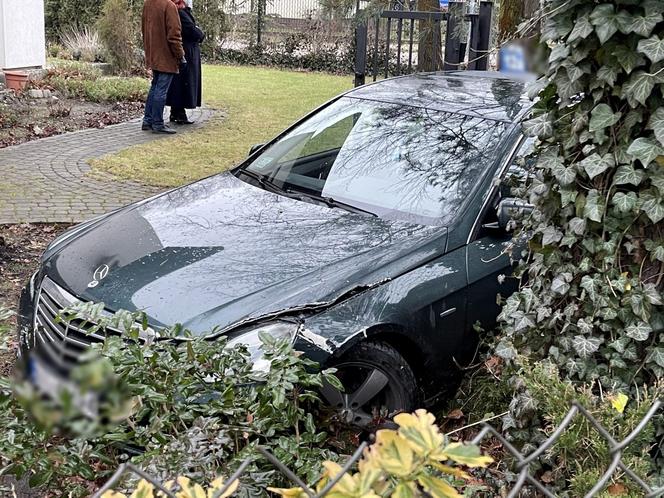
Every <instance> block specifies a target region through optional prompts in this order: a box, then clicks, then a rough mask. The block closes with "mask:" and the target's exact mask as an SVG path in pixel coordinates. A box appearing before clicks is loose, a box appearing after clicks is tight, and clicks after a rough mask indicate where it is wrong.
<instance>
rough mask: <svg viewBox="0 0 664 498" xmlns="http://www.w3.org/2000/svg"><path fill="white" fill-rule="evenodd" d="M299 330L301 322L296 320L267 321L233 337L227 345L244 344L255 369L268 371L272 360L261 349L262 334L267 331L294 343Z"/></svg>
mask: <svg viewBox="0 0 664 498" xmlns="http://www.w3.org/2000/svg"><path fill="white" fill-rule="evenodd" d="M298 330H300V324H299V323H295V322H271V323H266V324H264V325H259V326H257V327H254V328H252V329H249V330H246V331H243V332H241V333H239V334H238V335H237V336H234V337H231V338H230V339H229V341H228V342H227V343H226V346H225V347H226V348H232V347H234V346H237V345H238V344H242V345H244V346H245V347H246V348H247V350H248V351H249V354H250V355H251V362H252V363H253V369H254V370H255V371H258V372H267V371H268V370H269V369H270V362H269V361H268V360H266V359H265V358H264V356H263V350H262V349H261V347H262V346H263V343H262V342H261V339H260V334H261V333H265V334H268V335H270V336H272V337H274V338H275V339H289V340H290V342H291V344H292V343H293V342H294V341H295V336H296V335H297V332H298Z"/></svg>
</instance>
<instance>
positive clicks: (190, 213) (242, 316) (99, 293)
mask: <svg viewBox="0 0 664 498" xmlns="http://www.w3.org/2000/svg"><path fill="white" fill-rule="evenodd" d="M445 240H446V231H445V229H444V228H441V227H425V226H420V225H412V224H407V223H402V222H394V221H388V220H383V219H380V218H377V217H372V216H367V215H363V214H356V213H350V212H347V211H344V210H342V209H331V208H328V207H326V206H321V205H317V204H311V203H308V202H303V201H299V200H295V199H290V198H287V197H284V196H280V195H277V194H274V193H270V192H267V191H264V190H262V189H260V188H257V187H254V186H251V185H249V184H247V183H245V182H242V181H241V180H239V179H237V178H236V177H235V176H233V175H232V174H230V173H224V174H221V175H217V176H214V177H211V178H208V179H206V180H203V181H200V182H197V183H194V184H192V185H189V186H187V187H183V188H181V189H177V190H174V191H171V192H168V193H166V194H164V195H162V196H160V197H157V198H155V199H152V200H150V201H148V202H146V203H143V204H139V205H137V206H135V207H132V208H128V209H125V210H123V211H120V212H118V213H116V214H113V215H110V216H109V217H107V218H106V219H104V220H103V221H101V222H99V223H97V224H95V225H94V226H93V227H92V228H90V229H88V230H83V231H82V233H81V234H80V235H77V236H74V237H72V238H71V240H69V241H68V242H67V243H63V247H61V248H59V249H57V250H56V251H55V253H54V254H53V255H50V256H49V257H48V258H47V260H46V261H45V273H46V274H47V275H48V276H49V277H50V278H51V279H53V280H55V281H56V282H57V283H59V284H60V285H62V286H63V287H65V288H66V289H68V290H69V291H70V292H72V293H73V294H75V295H76V296H78V297H79V298H81V299H83V300H86V301H95V302H103V303H105V305H106V306H107V308H109V309H110V310H113V311H117V310H119V309H125V310H130V311H135V310H142V311H145V312H146V313H147V315H148V317H149V319H150V321H151V323H152V324H153V325H157V326H159V325H173V324H176V323H179V324H183V325H184V326H185V327H186V328H187V329H190V330H191V331H193V332H195V333H205V332H207V331H210V330H211V329H212V328H214V327H222V328H224V327H228V326H231V325H233V324H235V323H238V322H242V321H245V320H251V319H253V318H259V317H261V316H265V315H271V314H279V313H280V312H288V310H292V309H297V308H302V307H306V306H314V305H321V304H324V303H330V302H334V301H335V300H338V299H339V298H340V297H342V296H343V295H345V294H347V293H349V292H352V291H353V290H356V289H361V288H363V287H367V286H372V285H376V284H377V283H379V282H381V281H384V280H385V279H389V278H393V277H394V276H396V275H398V274H400V273H402V272H404V271H407V270H408V269H409V268H413V267H415V266H418V265H419V264H421V263H422V262H423V261H426V260H428V259H430V258H432V257H434V256H435V255H436V254H439V253H442V252H443V251H444V249H445ZM105 266H107V267H108V268H107V269H106V268H105ZM106 270H107V271H106ZM105 273H106V274H105ZM104 274H105V275H104ZM102 277H103V278H102Z"/></svg>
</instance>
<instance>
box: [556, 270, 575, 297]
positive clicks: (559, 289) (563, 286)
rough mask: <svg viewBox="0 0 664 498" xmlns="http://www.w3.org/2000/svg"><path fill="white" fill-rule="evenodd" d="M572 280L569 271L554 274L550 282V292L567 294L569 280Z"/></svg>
mask: <svg viewBox="0 0 664 498" xmlns="http://www.w3.org/2000/svg"><path fill="white" fill-rule="evenodd" d="M571 280H572V275H571V274H570V273H561V274H560V275H556V277H555V278H554V279H553V281H552V282H551V292H555V293H556V294H561V295H564V294H567V291H568V290H569V282H570V281H571Z"/></svg>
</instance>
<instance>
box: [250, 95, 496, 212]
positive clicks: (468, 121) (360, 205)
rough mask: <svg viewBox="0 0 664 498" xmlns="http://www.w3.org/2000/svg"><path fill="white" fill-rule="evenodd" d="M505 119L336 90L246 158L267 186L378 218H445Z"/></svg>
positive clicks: (476, 174)
mask: <svg viewBox="0 0 664 498" xmlns="http://www.w3.org/2000/svg"><path fill="white" fill-rule="evenodd" d="M508 126H509V123H504V122H499V121H492V120H487V119H481V118H477V117H471V116H464V115H460V114H452V113H445V112H438V111H432V110H429V109H423V108H419V107H410V106H404V105H396V104H390V103H383V102H375V101H367V100H360V99H355V98H352V97H343V98H341V99H339V100H337V101H336V102H334V103H333V104H331V105H329V106H327V107H325V108H324V109H323V110H321V111H320V112H318V113H316V114H315V115H313V116H312V117H310V118H309V119H307V120H305V121H304V122H303V123H302V124H300V125H299V126H297V127H295V128H294V129H293V130H291V131H290V132H289V133H287V134H286V135H285V136H283V137H282V138H281V139H279V140H277V141H276V142H275V143H274V144H272V145H270V146H269V147H267V148H266V149H265V150H264V151H263V152H262V153H261V154H260V155H258V156H257V157H255V158H253V160H252V161H251V163H249V164H248V165H246V166H245V167H244V169H246V170H247V171H248V172H249V173H248V175H253V176H254V177H255V178H256V179H260V180H261V184H262V185H263V186H264V187H266V184H267V183H269V185H270V186H271V187H273V188H278V189H281V190H283V191H287V192H289V193H302V194H304V195H308V196H312V197H313V198H316V197H317V198H319V199H321V200H325V201H327V202H328V203H329V202H330V201H331V200H332V199H333V200H334V201H336V202H339V203H343V204H344V205H346V207H355V208H357V209H359V210H365V211H367V212H371V213H373V214H376V215H377V216H380V217H381V218H385V219H393V220H401V221H407V222H411V223H418V224H422V225H447V224H449V222H450V221H451V220H452V219H453V218H454V216H455V215H456V213H457V212H458V210H459V208H460V207H461V205H462V203H463V201H464V200H465V199H466V197H467V196H468V195H469V193H470V192H471V191H472V189H473V187H474V186H475V185H476V184H477V181H478V179H479V178H480V176H481V175H482V173H483V171H485V170H486V168H487V167H488V166H489V165H490V163H492V162H493V161H494V160H495V154H494V151H495V149H496V145H497V144H498V143H499V141H500V138H501V136H502V135H503V134H504V133H505V131H506V129H507V128H508Z"/></svg>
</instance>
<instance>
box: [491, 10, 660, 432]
mask: <svg viewBox="0 0 664 498" xmlns="http://www.w3.org/2000/svg"><path fill="white" fill-rule="evenodd" d="M663 13H664V2H662V1H661V0H645V1H637V0H613V1H606V0H604V1H601V0H593V1H589V0H548V1H547V2H546V5H545V8H544V13H543V15H542V19H541V20H542V24H541V42H540V46H539V53H540V61H541V62H542V63H543V64H542V65H543V68H542V70H541V74H542V76H541V78H539V79H538V80H537V82H536V83H535V84H533V85H532V87H531V89H530V95H531V97H532V98H535V97H537V102H536V104H535V106H534V111H533V113H532V117H531V119H529V120H528V121H527V122H525V123H524V126H523V128H524V131H525V133H527V134H528V135H531V136H535V137H537V139H538V146H537V150H536V152H535V155H536V156H537V162H536V167H535V174H534V179H533V180H532V183H531V184H530V186H529V193H528V195H529V199H530V202H531V203H533V204H534V205H535V210H534V212H533V215H532V216H531V217H530V218H529V219H528V220H526V221H525V223H524V226H523V231H524V232H528V233H529V234H530V235H532V238H531V242H530V244H529V250H528V251H527V252H525V253H524V254H522V255H520V256H521V257H522V259H521V263H522V264H521V265H520V267H519V270H518V272H517V275H516V276H517V277H520V278H521V288H520V291H519V292H517V293H516V294H514V295H512V296H511V297H510V298H508V299H507V300H506V302H505V303H504V307H503V310H502V313H501V315H500V320H501V321H502V331H501V337H500V342H499V343H498V345H497V349H496V354H498V355H499V356H501V357H502V358H503V359H504V360H505V361H506V362H507V364H508V365H510V366H511V367H512V368H511V372H518V370H517V368H518V366H519V365H524V364H536V363H537V362H541V361H543V360H547V361H550V362H552V363H554V364H555V365H556V367H557V368H556V371H557V372H559V375H560V376H561V378H562V379H565V380H568V381H571V382H572V383H573V384H576V385H577V386H589V387H590V389H591V391H592V392H593V393H594V394H595V395H596V396H598V397H600V398H602V397H603V396H606V395H607V394H608V395H615V394H617V393H622V394H626V395H627V396H628V397H629V399H630V400H632V402H634V400H636V399H639V397H641V396H642V394H643V388H644V386H655V385H658V384H660V383H661V380H662V379H663V378H664V308H663V306H662V305H663V304H664V300H663V298H662V289H663V286H664V221H663V220H664V106H663V104H664V16H663ZM520 373H523V371H522V372H520ZM527 406H530V408H533V398H532V397H531V396H530V395H528V392H527V391H525V392H521V393H519V394H518V395H517V396H516V397H515V398H514V400H513V402H512V406H511V407H510V408H511V410H510V411H511V413H510V417H508V421H509V424H508V426H511V427H515V426H519V427H527V421H524V420H519V414H520V413H521V414H523V413H525V412H528V411H530V409H524V407H527ZM544 415H546V411H545V412H544ZM521 418H522V419H523V417H521ZM535 425H537V424H535Z"/></svg>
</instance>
